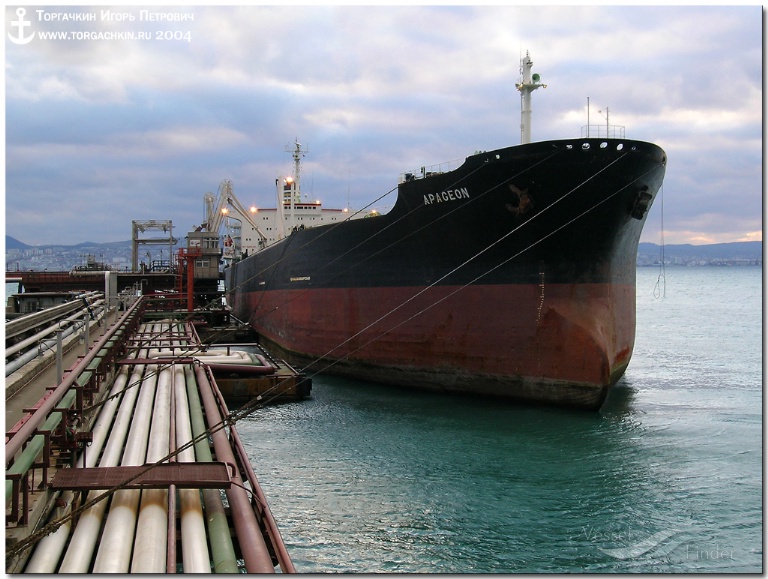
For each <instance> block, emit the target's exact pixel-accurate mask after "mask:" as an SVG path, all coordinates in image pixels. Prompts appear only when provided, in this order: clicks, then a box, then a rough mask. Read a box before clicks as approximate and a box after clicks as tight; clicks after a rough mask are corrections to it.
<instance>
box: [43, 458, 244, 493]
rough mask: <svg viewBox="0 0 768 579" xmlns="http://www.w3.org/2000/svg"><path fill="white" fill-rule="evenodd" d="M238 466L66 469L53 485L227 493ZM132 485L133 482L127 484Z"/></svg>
mask: <svg viewBox="0 0 768 579" xmlns="http://www.w3.org/2000/svg"><path fill="white" fill-rule="evenodd" d="M234 470H235V467H234V465H231V464H230V465H226V464H224V463H221V462H207V463H189V462H171V463H163V464H157V465H143V466H109V467H90V468H64V469H60V470H59V471H57V472H56V474H55V475H54V477H53V479H51V482H50V485H49V486H50V488H51V489H54V490H63V489H69V490H76V491H90V490H100V489H111V488H112V487H124V488H167V487H168V486H170V485H172V484H175V485H176V487H177V488H186V489H196V488H200V489H202V488H214V489H226V488H230V487H231V486H232V479H231V476H230V471H234ZM126 481H130V482H126Z"/></svg>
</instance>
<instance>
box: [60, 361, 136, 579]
mask: <svg viewBox="0 0 768 579" xmlns="http://www.w3.org/2000/svg"><path fill="white" fill-rule="evenodd" d="M139 356H141V353H139ZM143 373H144V366H134V367H133V372H132V373H131V378H130V382H129V384H131V385H133V384H136V383H138V382H140V381H141V378H142V375H143ZM138 395H139V388H138V387H136V386H132V387H130V388H128V389H127V390H126V391H125V394H124V395H123V399H122V401H121V402H120V408H119V410H118V412H117V418H116V419H115V423H114V425H113V426H112V429H111V431H110V434H109V440H108V441H107V445H106V447H105V448H104V453H103V454H102V456H101V460H100V461H99V466H100V467H107V466H117V465H118V463H119V461H120V456H121V455H122V453H123V447H124V446H125V439H126V437H127V435H128V428H129V427H130V425H131V418H132V416H133V408H134V405H135V403H136V399H137V398H138ZM105 492H106V491H104V490H96V491H90V492H89V493H88V496H87V499H86V502H87V501H91V500H93V499H96V498H98V497H99V496H101V495H103V494H104V493H105ZM108 503H109V501H108V500H101V501H99V502H97V503H96V504H95V505H93V506H92V507H89V508H88V509H86V510H85V511H83V512H82V513H81V514H80V518H79V519H78V521H77V526H76V527H75V531H74V533H73V535H72V540H71V541H70V544H69V548H68V549H67V552H66V554H65V555H64V560H63V561H62V563H61V567H60V568H59V573H88V571H89V569H90V567H91V558H92V557H93V552H94V550H95V549H96V542H97V541H98V539H99V532H100V531H101V522H102V520H103V518H104V513H105V512H106V510H107V505H108Z"/></svg>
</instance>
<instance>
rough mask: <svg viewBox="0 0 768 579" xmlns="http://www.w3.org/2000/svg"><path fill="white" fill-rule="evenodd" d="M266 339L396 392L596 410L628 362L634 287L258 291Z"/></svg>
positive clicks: (256, 309) (256, 315) (257, 320)
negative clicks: (468, 395) (424, 391)
mask: <svg viewBox="0 0 768 579" xmlns="http://www.w3.org/2000/svg"><path fill="white" fill-rule="evenodd" d="M249 300H250V304H249V309H250V310H251V311H252V312H253V313H252V317H251V322H252V325H253V327H254V328H256V329H257V331H258V332H259V334H260V335H261V336H262V338H263V339H266V340H268V341H269V342H270V344H271V346H272V347H278V348H279V349H281V350H282V351H284V352H287V353H290V354H291V355H292V356H293V357H294V358H299V359H300V360H302V361H304V362H308V363H310V366H309V367H308V368H307V370H308V371H310V372H315V371H323V370H325V369H328V367H329V365H332V368H331V369H332V371H333V372H334V373H337V374H348V375H351V376H355V377H358V378H366V379H369V380H373V381H383V382H387V383H390V384H399V385H404V386H416V387H421V388H428V389H435V390H441V391H454V392H465V393H466V392H471V393H476V394H481V395H488V396H499V397H506V398H515V399H520V400H530V401H536V402H548V403H553V404H562V405H567V406H575V407H585V408H595V407H599V406H600V404H602V402H603V400H604V398H605V395H606V393H607V389H608V388H609V387H610V386H611V385H612V384H613V383H614V382H615V381H616V380H617V379H618V377H619V376H620V375H621V373H623V371H624V368H625V367H626V365H627V363H628V362H629V358H630V355H631V352H632V348H633V344H634V336H635V314H634V312H635V306H634V300H635V290H634V286H631V285H623V286H617V285H613V286H609V285H606V284H552V285H548V284H547V283H546V282H542V283H540V284H537V285H530V284H529V285H514V286H494V285H490V286H466V287H452V286H436V287H432V288H429V289H425V288H416V287H399V288H392V287H389V288H330V289H324V290H313V291H311V292H306V291H300V290H294V291H290V290H286V291H273V292H266V293H265V294H252V295H251V296H249Z"/></svg>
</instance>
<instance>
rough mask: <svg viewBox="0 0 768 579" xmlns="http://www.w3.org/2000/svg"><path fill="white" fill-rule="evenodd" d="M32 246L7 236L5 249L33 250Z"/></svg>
mask: <svg viewBox="0 0 768 579" xmlns="http://www.w3.org/2000/svg"><path fill="white" fill-rule="evenodd" d="M31 247H32V246H31V245H27V244H26V243H22V242H21V241H19V240H18V239H16V238H14V237H11V236H10V235H6V236H5V249H29V248H31Z"/></svg>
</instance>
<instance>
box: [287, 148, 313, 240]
mask: <svg viewBox="0 0 768 579" xmlns="http://www.w3.org/2000/svg"><path fill="white" fill-rule="evenodd" d="M285 150H286V152H288V153H291V156H292V157H293V180H292V181H291V182H290V183H289V187H288V190H289V200H290V217H291V220H290V221H291V223H290V226H291V230H293V228H294V227H295V225H296V224H295V222H294V219H295V217H294V207H295V204H296V203H301V159H302V157H304V155H305V154H306V153H308V152H309V151H302V150H301V143H299V139H295V141H294V147H293V150H289V149H288V147H287V146H286V147H285ZM283 203H285V200H283Z"/></svg>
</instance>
